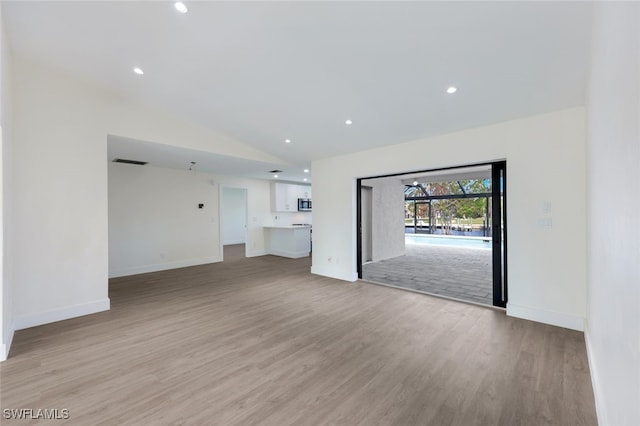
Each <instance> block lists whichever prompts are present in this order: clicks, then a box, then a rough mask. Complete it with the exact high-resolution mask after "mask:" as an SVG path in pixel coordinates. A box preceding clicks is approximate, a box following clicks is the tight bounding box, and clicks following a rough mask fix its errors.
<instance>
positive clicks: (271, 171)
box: [269, 169, 282, 173]
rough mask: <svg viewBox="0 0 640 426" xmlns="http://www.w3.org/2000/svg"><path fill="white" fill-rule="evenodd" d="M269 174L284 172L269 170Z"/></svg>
mask: <svg viewBox="0 0 640 426" xmlns="http://www.w3.org/2000/svg"><path fill="white" fill-rule="evenodd" d="M269 173H282V170H277V169H276V170H269Z"/></svg>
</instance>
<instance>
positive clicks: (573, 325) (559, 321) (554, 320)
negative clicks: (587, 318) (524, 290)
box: [507, 303, 584, 331]
mask: <svg viewBox="0 0 640 426" xmlns="http://www.w3.org/2000/svg"><path fill="white" fill-rule="evenodd" d="M507 315H509V316H511V317H516V318H522V319H526V320H531V321H536V322H541V323H543V324H550V325H555V326H558V327H564V328H568V329H571V330H577V331H584V318H583V317H579V316H576V315H570V314H565V313H562V312H554V311H547V310H544V309H538V308H531V307H528V306H521V305H515V304H513V303H507Z"/></svg>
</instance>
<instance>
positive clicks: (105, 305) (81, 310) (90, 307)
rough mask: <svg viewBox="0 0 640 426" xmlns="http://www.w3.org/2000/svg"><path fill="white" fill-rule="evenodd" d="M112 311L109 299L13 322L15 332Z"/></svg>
mask: <svg viewBox="0 0 640 426" xmlns="http://www.w3.org/2000/svg"><path fill="white" fill-rule="evenodd" d="M109 309H111V301H110V300H109V298H106V299H101V300H96V301H93V302H88V303H82V304H80V305H73V306H66V307H64V308H59V309H53V310H51V311H47V312H39V313H36V314H29V315H22V316H19V317H16V318H15V319H14V322H13V328H14V329H15V330H22V329H25V328H30V327H35V326H38V325H43V324H49V323H51V322H56V321H62V320H66V319H70V318H75V317H81V316H83V315H89V314H95V313H97V312H102V311H108V310H109Z"/></svg>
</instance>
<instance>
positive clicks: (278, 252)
mask: <svg viewBox="0 0 640 426" xmlns="http://www.w3.org/2000/svg"><path fill="white" fill-rule="evenodd" d="M268 253H269V254H272V255H274V256H282V257H288V258H290V259H300V258H303V257H309V251H308V250H307V251H285V250H273V249H271V250H269V252H268Z"/></svg>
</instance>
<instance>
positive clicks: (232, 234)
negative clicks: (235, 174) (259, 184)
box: [220, 187, 247, 245]
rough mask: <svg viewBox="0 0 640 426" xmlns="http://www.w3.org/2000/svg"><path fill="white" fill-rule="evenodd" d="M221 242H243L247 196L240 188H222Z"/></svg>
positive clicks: (244, 239) (244, 240)
mask: <svg viewBox="0 0 640 426" xmlns="http://www.w3.org/2000/svg"><path fill="white" fill-rule="evenodd" d="M220 207H221V212H222V243H223V244H225V245H226V244H244V243H245V242H246V237H245V234H246V232H245V230H246V226H247V198H246V191H245V190H244V189H242V188H226V187H225V188H222V205H221V206H220Z"/></svg>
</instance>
